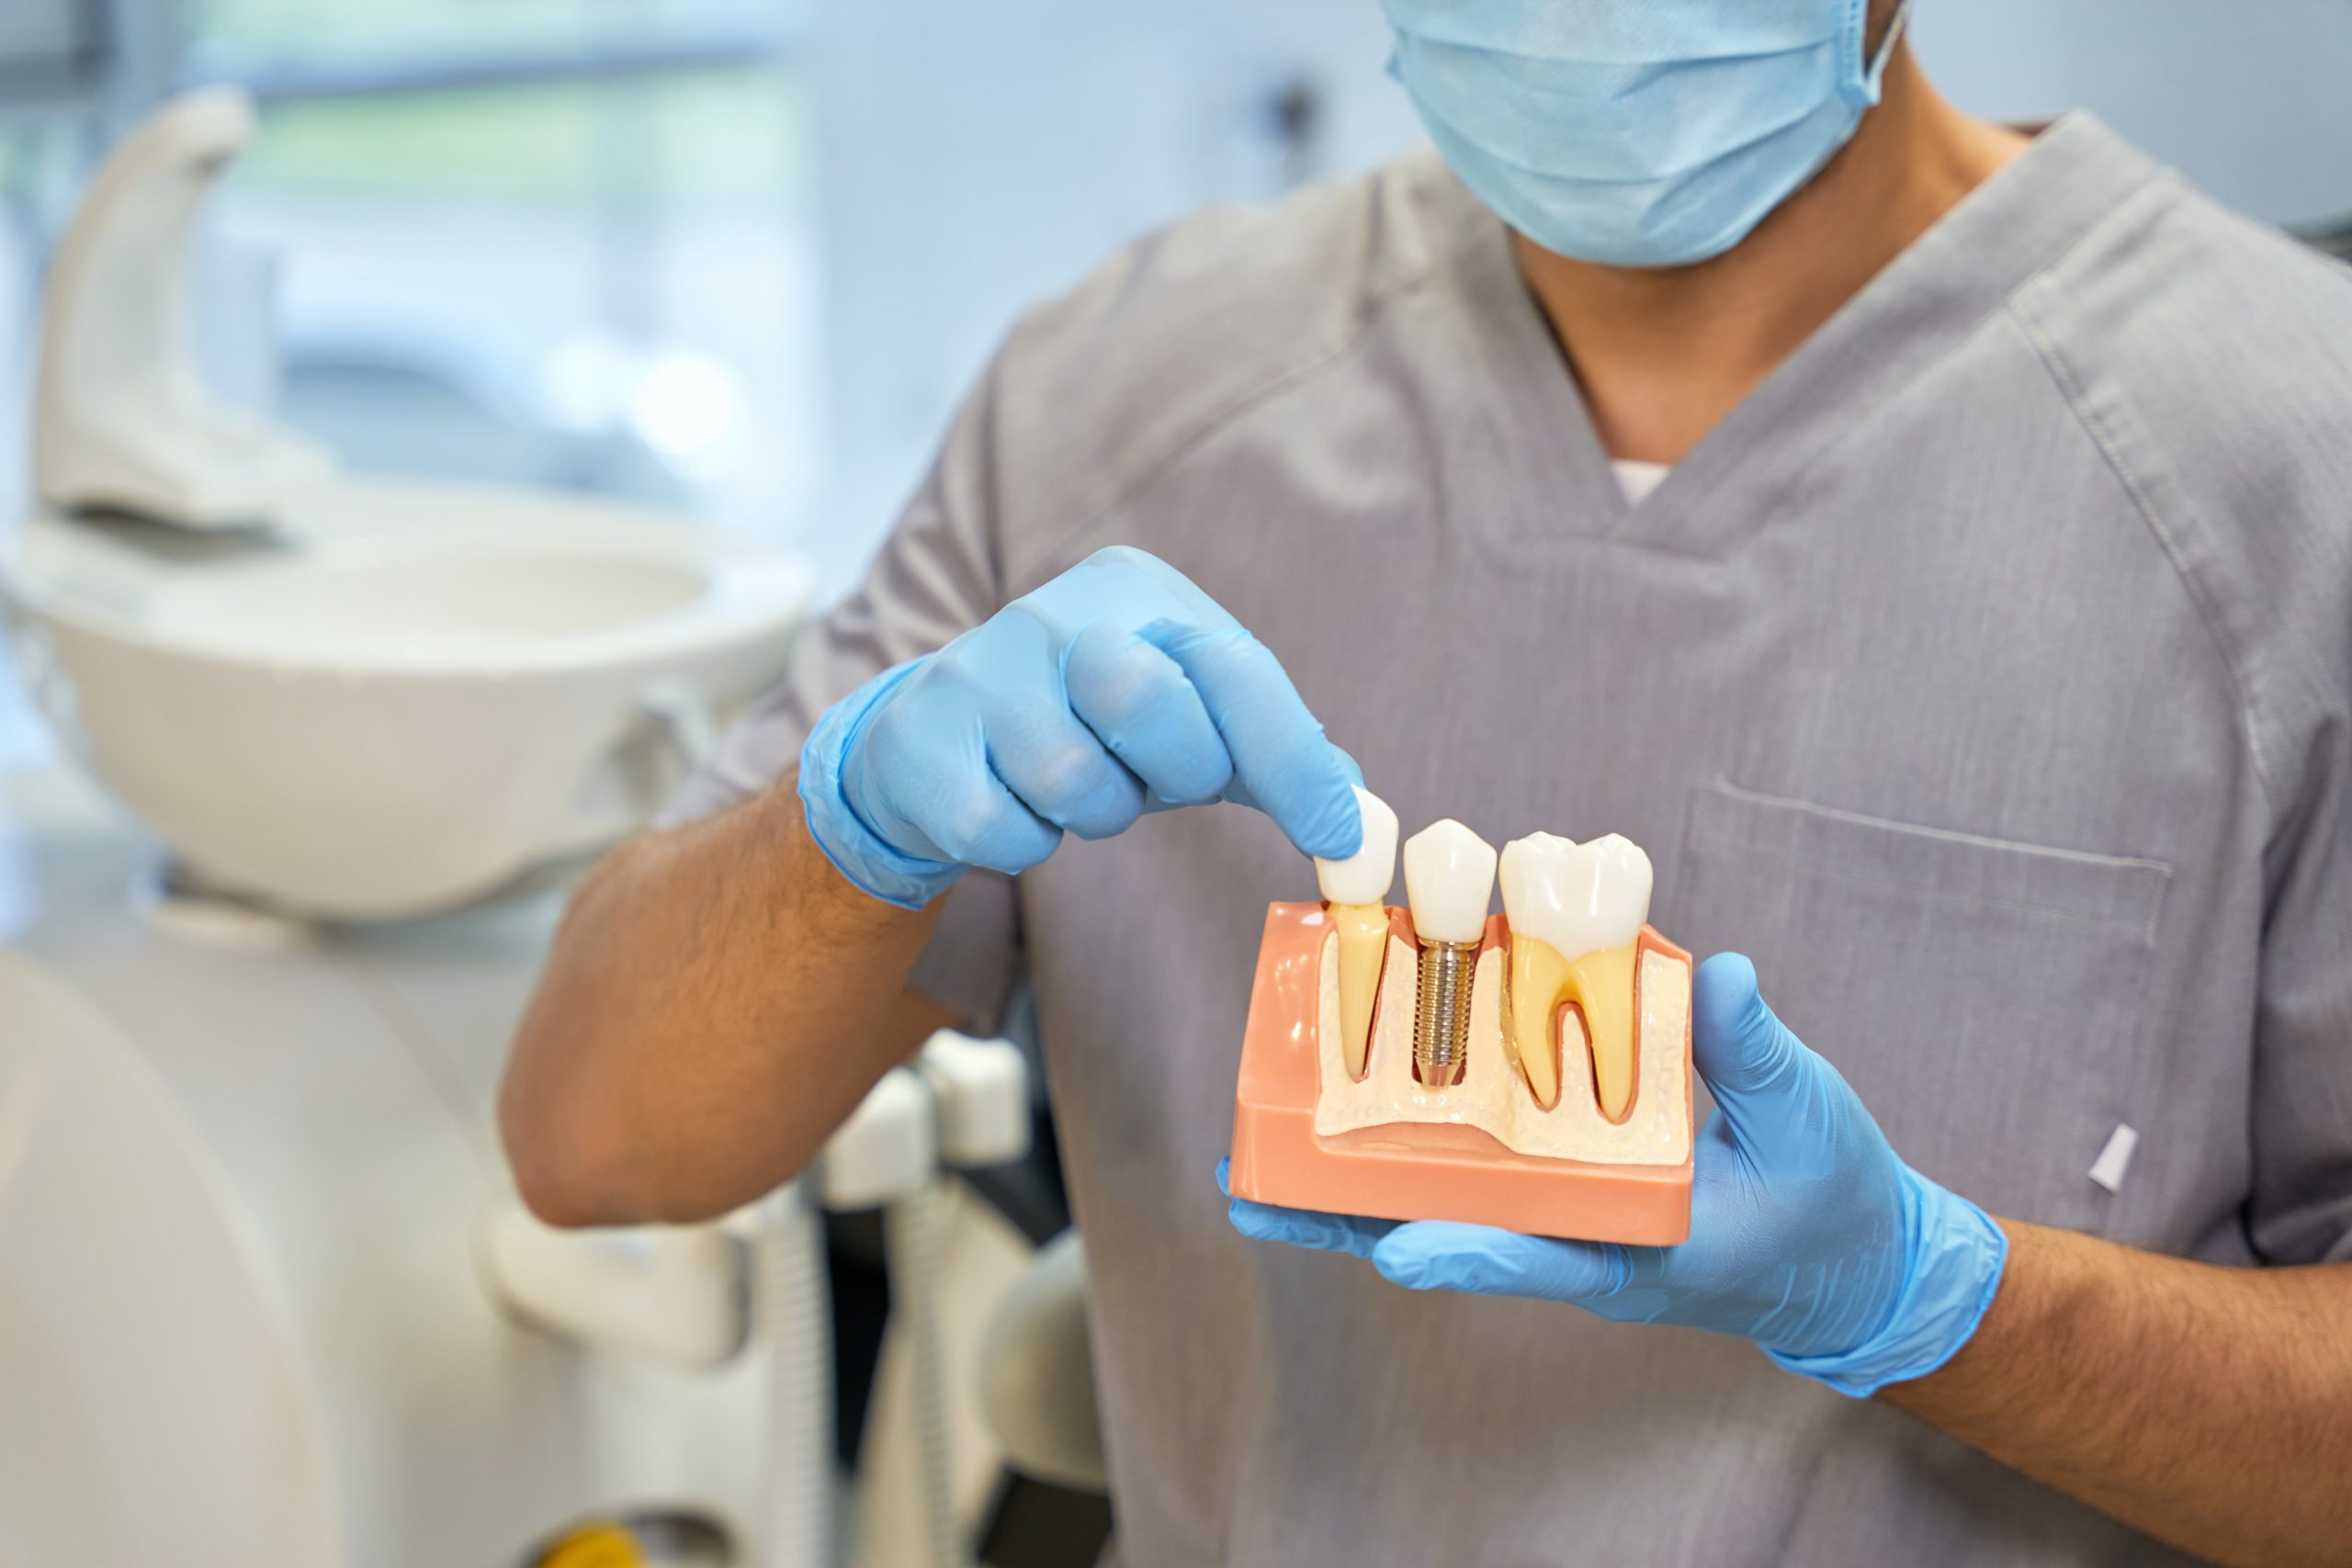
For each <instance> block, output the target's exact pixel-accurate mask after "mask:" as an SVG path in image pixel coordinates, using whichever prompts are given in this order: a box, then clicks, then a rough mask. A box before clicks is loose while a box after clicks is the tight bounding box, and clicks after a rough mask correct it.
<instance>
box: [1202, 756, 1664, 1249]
mask: <svg viewBox="0 0 2352 1568" xmlns="http://www.w3.org/2000/svg"><path fill="white" fill-rule="evenodd" d="M1357 796H1358V802H1359V805H1360V806H1361V807H1362V813H1363V822H1364V840H1363V848H1362V849H1361V850H1360V851H1359V852H1357V853H1356V854H1355V855H1353V856H1351V857H1350V858H1349V859H1347V860H1344V861H1317V863H1316V873H1317V880H1318V881H1319V882H1320V884H1321V887H1322V892H1323V894H1324V901H1323V902H1321V903H1317V904H1276V905H1273V906H1272V908H1270V909H1269V910H1268V912H1267V918H1266V930H1265V936H1264V940H1263V942H1262V943H1261V948H1260V953H1259V964H1258V976H1257V982H1256V985H1255V987H1254V988H1253V990H1252V993H1251V996H1250V1021H1249V1025H1248V1029H1247V1032H1246V1034H1245V1038H1244V1043H1243V1050H1242V1062H1241V1072H1240V1079H1239V1085H1238V1091H1237V1096H1236V1107H1235V1119H1234V1144H1233V1160H1232V1167H1231V1170H1230V1174H1229V1180H1230V1182H1231V1184H1232V1188H1233V1190H1234V1192H1235V1193H1236V1194H1237V1195H1238V1196H1241V1197H1246V1198H1254V1199H1257V1200H1258V1201H1261V1202H1270V1203H1282V1204H1286V1205H1289V1206H1292V1207H1297V1208H1312V1209H1325V1210H1335V1211H1339V1212H1343V1213H1356V1214H1365V1215H1372V1216H1376V1217H1381V1218H1390V1219H1458V1220H1469V1221H1475V1222H1478V1223H1483V1224H1500V1225H1507V1226H1509V1227H1510V1228H1512V1229H1515V1230H1522V1231H1529V1232H1533V1233H1536V1234H1540V1235H1561V1236H1577V1237H1584V1238H1588V1239H1591V1240H1602V1241H1628V1242H1646V1243H1652V1244H1668V1243H1672V1242H1677V1241H1679V1240H1681V1239H1682V1238H1683V1236H1684V1235H1687V1234H1688V1231H1689V1227H1690V1181H1691V1044H1690V1016H1691V1010H1690V998H1691V957H1690V954H1689V953H1685V952H1683V951H1682V950H1681V949H1680V948H1678V947H1676V946H1675V945H1674V944H1673V943H1671V942H1668V941H1667V940H1666V939H1665V938H1663V937H1661V936H1660V935H1658V933H1657V931H1653V930H1651V929H1650V928H1649V926H1648V925H1647V924H1646V921H1647V919H1648V916H1649V900H1650V887H1651V880H1652V878H1651V870H1650V863H1649V857H1648V856H1647V855H1645V854H1644V853H1643V852H1642V851H1641V850H1640V848H1639V847H1637V846H1636V845H1634V844H1633V843H1631V842H1630V841H1628V840H1625V839H1623V838H1620V837H1618V836H1617V835H1615V834H1611V835H1608V836H1607V837H1605V838H1600V839H1596V840H1592V841H1591V842H1589V843H1586V844H1581V845H1579V844H1577V843H1575V842H1574V841H1572V840H1567V839H1564V838H1560V837H1558V836H1556V835H1555V834H1551V833H1534V834H1531V835H1529V836H1528V837H1526V838H1523V839H1520V840H1514V841H1513V842H1511V843H1510V845H1508V846H1507V847H1506V848H1505V849H1504V851H1503V852H1502V854H1501V856H1500V861H1499V864H1500V871H1501V881H1502V892H1503V905H1504V909H1505V911H1506V914H1505V917H1504V918H1501V919H1498V918H1496V917H1493V916H1490V915H1489V914H1488V913H1487V904H1488V902H1489V900H1490V899H1491V897H1492V895H1493V888H1494V885H1495V881H1496V871H1497V866H1498V857H1497V856H1496V853H1495V851H1494V850H1493V848H1492V847H1491V846H1489V845H1488V844H1487V843H1486V842H1485V841H1484V840H1481V839H1479V838H1478V836H1477V835H1476V833H1474V832H1472V831H1471V830H1470V829H1468V828H1465V827H1464V826H1463V825H1462V824H1461V823H1459V822H1455V821H1453V820H1450V819H1449V820H1446V821H1442V822H1438V823H1435V824H1433V825H1432V826H1430V827H1429V828H1427V829H1423V830H1422V831H1420V832H1419V833H1417V834H1415V835H1414V836H1413V837H1412V838H1411V839H1409V840H1406V842H1405V845H1404V863H1405V886H1406V897H1407V902H1408V906H1409V908H1406V909H1397V908H1390V907H1388V906H1387V905H1386V904H1385V898H1386V896H1387V893H1388V890H1389V886H1390V884H1391V882H1392V881H1393V880H1394V877H1395V873H1396V863H1397V816H1396V813H1394V812H1393V811H1391V810H1389V809H1388V807H1386V806H1385V804H1383V803H1382V802H1381V801H1380V799H1379V798H1378V797H1377V796H1375V795H1372V794H1370V793H1369V792H1367V791H1363V790H1359V791H1358V792H1357Z"/></svg>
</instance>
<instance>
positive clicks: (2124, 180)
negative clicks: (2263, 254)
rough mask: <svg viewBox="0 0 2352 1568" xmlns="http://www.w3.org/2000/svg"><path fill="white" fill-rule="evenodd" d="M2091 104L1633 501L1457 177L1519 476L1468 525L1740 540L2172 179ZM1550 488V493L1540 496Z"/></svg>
mask: <svg viewBox="0 0 2352 1568" xmlns="http://www.w3.org/2000/svg"><path fill="white" fill-rule="evenodd" d="M2162 172H2163V171H2162V169H2161V166H2160V165H2158V164H2155V163H2154V161H2153V160H2152V159H2150V158H2148V157H2147V156H2146V155H2145V154H2143V153H2142V152H2139V151H2138V150H2137V149H2135V148H2133V147H2131V145H2129V144H2128V143H2126V142H2125V141H2122V140H2121V139H2120V138H2119V137H2117V136H2115V135H2114V134H2113V133H2112V132H2110V131H2109V130H2107V128H2106V127H2104V126H2103V125H2101V124H2099V123H2098V120H2096V119H2094V118H2092V117H2091V116H2089V115H2087V114H2079V113H2078V114H2072V115H2068V116H2067V117H2065V118H2063V119H2060V120H2058V121H2057V122H2055V123H2054V124H2052V125H2051V126H2050V127H2048V128H2047V129H2046V130H2043V131H2042V132H2041V134H2040V135H2038V136H2036V137H2035V138H2034V140H2033V141H2032V142H2031V143H2030V145H2029V146H2028V147H2027V148H2026V150H2025V151H2024V152H2020V153H2019V154H2018V156H2017V157H2016V158H2015V159H2013V160H2011V161H2010V163H2009V164H2008V165H2007V167H2005V168H2003V169H2001V170H2000V171H1998V172H1997V173H1996V174H1995V175H1993V176H1992V177H1991V178H1989V179H1987V180H1986V181H1985V183H1984V184H1982V185H1980V186H1977V187H1976V188H1975V189H1974V190H1973V191H1971V192H1970V193H1969V194H1968V195H1967V196H1965V197H1962V199H1961V200H1960V202H1959V203H1958V204H1957V205H1955V206H1954V207H1953V208H1952V209H1951V211H1949V212H1947V213H1945V214H1944V215H1943V216H1942V217H1941V218H1940V219H1939V220H1937V221H1936V222H1935V223H1934V224H1933V225H1932V226H1930V227H1929V228H1928V231H1926V232H1925V233H1923V234H1921V235H1920V236H1919V238H1917V240H1915V241H1913V242H1912V243H1911V244H1910V245H1909V247H1908V248H1906V249H1905V250H1904V251H1903V252H1902V254H1899V255H1897V256H1896V257H1895V258H1894V260H1893V261H1891V262H1889V263H1888V264H1887V265H1885V266H1884V267H1883V268H1882V269H1881V270H1880V271H1879V272H1878V274H1877V275H1876V276H1873V277H1872V278H1871V280H1870V281H1869V282H1868V283H1867V284H1865V285H1864V286H1863V287H1862V288H1861V289H1860V292H1858V293H1857V294H1856V295H1855V296H1854V297H1853V298H1852V299H1849V300H1848V301H1847V302H1846V303H1845V304H1844V305H1843V306H1842V307H1840V308H1839V309H1838V312H1837V313H1836V314H1835V315H1833V316H1832V317H1831V318H1830V319H1829V320H1828V321H1826V322H1825V323H1824V324H1823V325H1822V326H1821V327H1820V328H1819V329H1818V330H1817V331H1816V332H1815V333H1814V334H1813V336H1811V337H1810V338H1808V339H1806V340H1805V342H1804V344H1801V345H1800V346H1799V347H1798V348H1797V350H1796V352H1795V353H1794V354H1792V355H1790V356H1789V357H1788V358H1787V359H1786V360H1785V361H1783V362H1782V363H1781V365H1780V366H1779V367H1777V368H1776V369H1774V370H1773V372H1772V373H1771V374H1770V376H1769V377H1767V378H1766V379H1765V380H1764V382H1763V384H1762V385H1760V386H1758V388H1757V389H1755V390H1754V391H1753V392H1751V393H1749V394H1748V396H1747V398H1746V399H1744V400H1742V401H1741V402H1740V403H1739V404H1738V405H1737V406H1736V407H1735V408H1734V409H1733V410H1732V411H1731V412H1730V413H1728V414H1726V415H1725V416H1724V419H1723V421H1722V422H1721V423H1718V424H1717V425H1716V426H1715V427H1714V428H1713V430H1711V431H1709V432H1708V433H1707V434H1706V435H1705V436H1704V437H1702V439H1701V440H1700V442H1699V444H1698V445H1697V446H1694V447H1692V448H1691V451H1690V452H1689V453H1688V454H1686V455H1685V456H1684V457H1683V458H1682V459H1681V460H1680V461H1679V462H1678V463H1676V464H1674V465H1673V467H1672V468H1671V470H1670V471H1669V472H1668V474H1667V476H1666V478H1665V479H1663V480H1662V481H1661V482H1660V483H1659V484H1658V486H1657V489H1656V490H1655V491H1652V492H1651V493H1650V494H1649V495H1648V496H1646V497H1645V498H1644V499H1643V500H1642V501H1640V502H1639V503H1638V504H1636V503H1634V502H1632V501H1630V500H1629V499H1628V498H1627V496H1626V494H1625V492H1624V490H1623V486H1622V485H1621V484H1620V483H1619V481H1618V479H1617V477H1616V475H1615V473H1614V471H1613V470H1612V468H1611V464H1610V458H1609V456H1608V454H1607V452H1606V451H1605V450H1604V449H1603V448H1602V446H1601V444H1600V436H1599V434H1598V433H1596V432H1595V430H1594V429H1593V425H1592V420H1591V417H1590V415H1589V413H1588V412H1587V411H1586V409H1585V404H1584V400H1583V396H1582V394H1581V392H1580V391H1579V389H1578V388H1577V381H1576V377H1575V375H1574V374H1573V372H1572V371H1571V370H1570V369H1569V367H1568V364H1567V361H1566V357H1565V355H1563V354H1562V353H1561V350H1560V347H1559V344H1558V343H1557V340H1556V339H1555V337H1554V336H1553V333H1552V328H1551V324H1550V321H1549V320H1548V319H1547V318H1546V317H1545V316H1544V311H1543V308H1542V306H1541V305H1540V304H1539V303H1538V302H1537V301H1536V299H1535V297H1534V295H1533V294H1532V292H1531V291H1530V290H1529V288H1528V287H1527V284H1526V282H1525V280H1524V279H1523V278H1522V277H1521V274H1520V272H1519V267H1518V264H1517V262H1516V261H1515V259H1514V258H1513V256H1512V254H1511V247H1510V233H1509V231H1507V230H1506V229H1505V228H1504V227H1503V225H1502V222H1501V221H1500V220H1498V219H1497V218H1495V217H1494V216H1493V215H1492V214H1491V213H1489V212H1487V210H1486V209H1484V208H1483V207H1480V206H1478V205H1477V203H1476V198H1475V197H1471V196H1470V194H1469V192H1468V191H1467V190H1466V189H1464V188H1463V187H1461V186H1459V184H1458V183H1453V182H1452V181H1451V177H1450V176H1449V183H1450V184H1453V190H1452V192H1451V199H1454V200H1458V201H1460V202H1462V203H1464V204H1467V207H1468V209H1469V210H1465V211H1461V212H1459V213H1458V214H1457V215H1456V221H1457V222H1459V223H1461V224H1462V225H1464V228H1466V229H1467V231H1468V232H1467V233H1466V234H1465V233H1464V231H1462V230H1457V231H1456V243H1457V246H1458V247H1459V248H1458V249H1457V250H1456V251H1455V254H1454V258H1453V265H1455V266H1456V267H1458V268H1460V269H1461V276H1460V279H1459V281H1460V283H1461V286H1462V288H1463V290H1464V295H1465V297H1466V298H1465V307H1466V308H1465V309H1464V310H1463V311H1462V312H1461V313H1460V314H1459V315H1458V316H1457V317H1456V320H1457V321H1460V322H1461V323H1462V325H1463V326H1464V329H1465V330H1466V331H1467V332H1468V333H1469V334H1470V336H1471V337H1472V338H1473V340H1474V341H1473V343H1472V344H1471V345H1470V346H1471V351H1472V353H1473V354H1474V355H1476V356H1477V357H1478V358H1479V359H1481V360H1483V362H1484V363H1485V364H1486V365H1487V367H1488V369H1489V374H1487V376H1486V377H1485V378H1483V379H1484V380H1485V381H1486V383H1487V386H1488V388H1489V389H1490V390H1489V397H1490V400H1491V401H1490V406H1489V409H1488V411H1487V412H1488V417H1489V418H1491V419H1492V420H1493V421H1494V422H1495V423H1496V424H1497V425H1498V427H1499V434H1500V436H1501V441H1500V446H1501V448H1502V452H1503V454H1504V455H1505V457H1504V460H1505V461H1507V462H1509V463H1510V464H1511V466H1512V467H1513V468H1518V469H1520V470H1521V472H1520V474H1519V476H1518V477H1519V479H1520V480H1521V482H1520V483H1518V484H1515V485H1513V486H1512V487H1511V489H1512V492H1513V493H1514V494H1515V495H1517V496H1519V497H1521V501H1520V502H1519V504H1518V508H1517V509H1516V510H1507V511H1498V512H1487V513H1481V514H1479V515H1478V516H1476V518H1475V519H1471V520H1468V521H1469V522H1470V525H1472V526H1475V527H1479V528H1482V529H1485V530H1487V531H1488V532H1489V534H1490V535H1491V536H1492V537H1493V543H1494V544H1496V545H1498V546H1499V547H1501V548H1503V549H1504V550H1505V551H1507V552H1519V553H1525V552H1531V551H1535V552H1543V551H1549V550H1553V549H1558V548H1576V547H1590V546H1592V545H1594V544H1596V543H1610V544H1616V545H1626V546H1634V547H1643V548H1647V549H1654V550H1662V551H1667V552H1669V553H1674V554H1680V555H1691V556H1712V555H1714V554H1717V553H1719V552H1720V551H1722V550H1724V549H1727V548H1729V547H1731V546H1732V545H1733V544H1735V543H1736V542H1737V540H1738V539H1740V538H1741V537H1744V536H1746V535H1747V532H1748V531H1749V530H1750V529H1752V528H1753V527H1754V526H1755V525H1756V524H1757V522H1758V520H1759V519H1760V518H1762V517H1764V516H1765V515H1767V514H1769V513H1770V512H1771V511H1772V510H1773V509H1774V507H1775V505H1776V504H1777V503H1778V502H1779V500H1780V499H1781V495H1782V494H1783V493H1784V492H1785V491H1786V490H1787V489H1788V487H1790V486H1791V485H1792V483H1794V482H1795V481H1796V480H1797V479H1800V478H1801V477H1802V476H1803V475H1804V472H1805V471H1806V470H1807V468H1810V467H1812V466H1815V465H1817V464H1819V463H1821V462H1824V461H1826V460H1829V458H1830V456H1831V453H1832V449H1833V448H1834V447H1835V446H1837V445H1838V441H1839V438H1840V437H1841V436H1842V435H1844V434H1849V433H1850V432H1852V431H1854V430H1855V429H1856V428H1858V427H1859V426H1860V423H1862V422H1861V420H1860V418H1859V417H1858V416H1859V415H1860V413H1861V412H1865V411H1868V410H1870V409H1872V408H1875V407H1878V406H1880V405H1881V404H1882V403H1883V401H1884V400H1886V399H1888V398H1889V397H1891V396H1893V395H1894V394H1895V393H1896V392H1897V391H1898V390H1899V389H1902V388H1903V387H1905V386H1906V385H1907V384H1909V383H1910V382H1912V381H1913V380H1915V379H1917V378H1918V377H1919V376H1921V375H1922V374H1923V373H1925V372H1926V371H1928V369H1929V368H1931V367H1933V366H1934V365H1935V364H1936V363H1937V362H1938V361H1939V359H1941V358H1942V357H1943V356H1944V355H1947V354H1948V353H1949V352H1951V350H1952V349H1953V348H1954V347H1955V346H1957V345H1958V344H1960V343H1961V341H1962V339H1964V338H1965V337H1966V336H1967V335H1968V334H1969V333H1971V332H1973V330H1974V329H1975V328H1976V327H1977V326H1978V324H1979V323H1981V322H1982V321H1984V320H1985V317H1986V316H1987V315H1988V314H1990V313H1991V312H1992V311H1994V310H1998V309H2000V308H2001V306H2002V305H2003V304H2004V303H2005V302H2006V301H2007V299H2009V298H2010V296H2011V295H2012V294H2014V293H2015V292H2016V291H2017V290H2018V288H2020V287H2022V286H2023V285H2024V284H2026V283H2027V282H2029V281H2030V279H2031V278H2033V277H2034V276H2035V275H2037V274H2038V273H2040V272H2041V271H2042V270H2043V269H2045V268H2046V267H2048V266H2049V265H2051V264H2052V262H2053V261H2055V260H2056V259H2057V258H2058V257H2059V256H2060V255H2062V254H2064V252H2065V251H2066V250H2067V249H2068V248H2069V247H2071V246H2072V245H2073V244H2074V243H2075V242H2076V241H2078V240H2080V239H2081V238H2082V237H2083V235H2085V234H2086V232H2088V231H2090V230H2091V229H2092V228H2094V227H2095V226H2097V225H2098V223H2100V222H2101V221H2102V220H2105V219H2106V218H2107V217H2108V216H2109V214H2111V213H2112V212H2114V211H2115V210H2116V209H2117V208H2119V207H2120V206H2121V205H2122V204H2123V203H2124V202H2126V201H2128V200H2130V199H2131V197H2133V195H2134V194H2135V193H2137V192H2139V191H2141V190H2143V189H2144V188H2145V187H2146V186H2148V184H2149V182H2150V181H2152V180H2153V179H2154V178H2156V177H2157V176H2158V175H2161V174H2162ZM1546 498H1555V500H1546Z"/></svg>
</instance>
